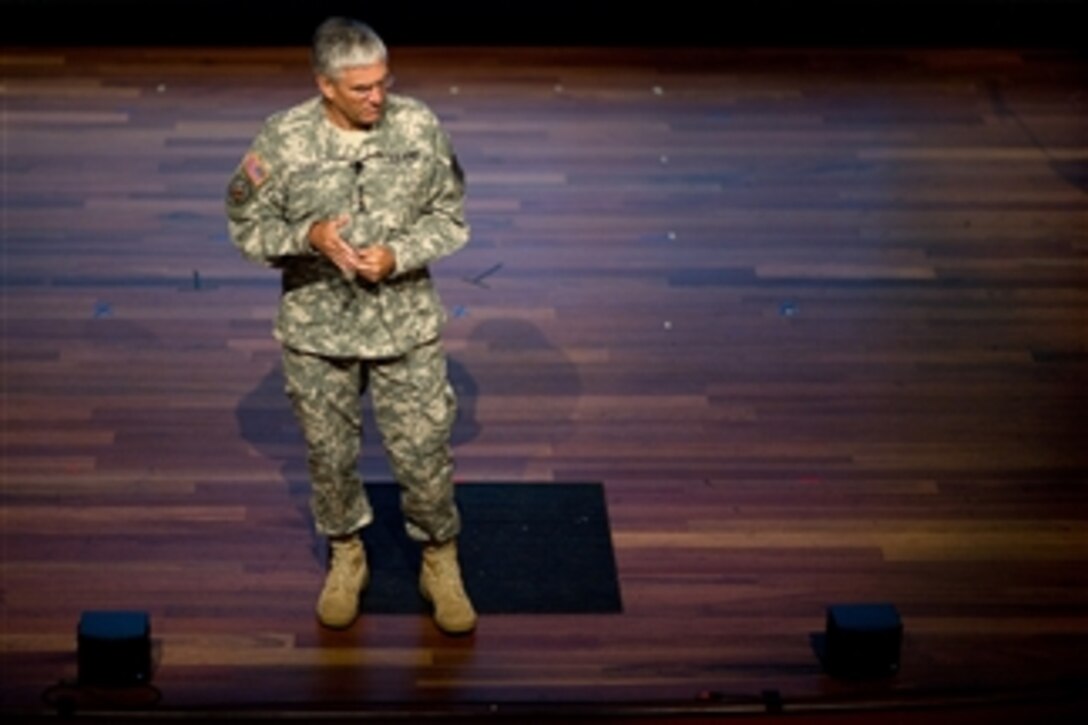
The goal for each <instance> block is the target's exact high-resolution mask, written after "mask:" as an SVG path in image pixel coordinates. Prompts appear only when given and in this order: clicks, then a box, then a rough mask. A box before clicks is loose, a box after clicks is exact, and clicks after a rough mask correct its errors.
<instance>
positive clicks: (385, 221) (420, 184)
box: [363, 150, 434, 229]
mask: <svg viewBox="0 0 1088 725" xmlns="http://www.w3.org/2000/svg"><path fill="white" fill-rule="evenodd" d="M433 172H434V158H433V156H431V155H429V154H427V153H425V152H423V151H417V150H409V151H404V152H393V153H386V154H383V155H382V156H381V158H378V159H375V160H374V162H373V163H370V164H367V170H366V175H365V176H366V178H365V180H364V190H363V194H364V196H365V199H366V205H367V210H368V212H369V213H370V214H372V215H374V217H375V218H376V220H377V221H378V222H379V223H380V224H382V226H384V227H386V228H388V229H399V228H403V227H406V226H408V225H410V224H412V223H413V222H414V221H415V220H416V218H418V217H419V215H420V213H421V212H422V210H423V208H424V207H425V206H426V204H427V202H428V197H429V193H430V186H431V176H432V174H433Z"/></svg>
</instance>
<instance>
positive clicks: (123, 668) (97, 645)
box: [78, 611, 151, 687]
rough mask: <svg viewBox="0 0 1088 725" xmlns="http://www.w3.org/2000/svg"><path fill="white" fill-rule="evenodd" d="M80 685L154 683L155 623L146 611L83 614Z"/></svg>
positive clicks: (80, 643)
mask: <svg viewBox="0 0 1088 725" xmlns="http://www.w3.org/2000/svg"><path fill="white" fill-rule="evenodd" d="M78 639H79V651H78V665H79V683H80V684H81V685H98V686H104V687H131V686H135V685H145V684H147V683H148V682H150V681H151V621H150V618H149V617H148V615H147V613H146V612H125V611H99V612H83V614H82V615H81V616H80V618H79V633H78Z"/></svg>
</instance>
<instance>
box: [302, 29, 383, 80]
mask: <svg viewBox="0 0 1088 725" xmlns="http://www.w3.org/2000/svg"><path fill="white" fill-rule="evenodd" d="M311 53H312V55H311V62H312V63H313V66H314V72H315V73H318V74H319V75H323V76H325V77H327V78H333V77H335V76H336V74H338V73H339V72H340V71H342V70H344V69H345V68H353V67H355V66H360V65H374V64H375V63H384V62H385V61H386V60H387V59H388V57H389V53H388V51H386V49H385V43H383V42H382V39H381V38H379V37H378V34H377V33H375V32H374V30H373V29H372V28H371V27H370V26H369V25H367V24H365V23H361V22H359V21H358V20H352V19H350V18H329V19H328V20H326V21H325V22H323V23H321V25H319V26H318V27H317V30H316V31H314V42H313V48H312V51H311Z"/></svg>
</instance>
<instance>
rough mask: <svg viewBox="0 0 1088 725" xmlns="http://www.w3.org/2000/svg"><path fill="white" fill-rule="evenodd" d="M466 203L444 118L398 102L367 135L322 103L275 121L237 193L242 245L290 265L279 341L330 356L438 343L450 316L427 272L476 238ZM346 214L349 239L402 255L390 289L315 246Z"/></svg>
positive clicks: (231, 191) (234, 231) (255, 255)
mask: <svg viewBox="0 0 1088 725" xmlns="http://www.w3.org/2000/svg"><path fill="white" fill-rule="evenodd" d="M463 207H464V179H463V175H462V174H461V170H460V167H459V165H458V163H457V159H456V157H455V156H454V154H453V151H452V149H451V148H450V144H449V140H448V138H447V136H446V134H445V133H444V131H443V130H442V129H441V127H440V125H439V123H438V120H437V119H436V117H435V116H434V114H433V113H431V111H429V110H428V109H427V108H426V106H424V105H423V104H422V103H419V102H418V101H414V100H411V99H408V98H405V97H403V96H394V95H390V96H389V97H388V99H387V100H386V107H385V113H384V116H383V118H382V120H381V121H380V122H379V123H378V124H377V125H375V127H374V128H373V129H370V130H366V131H354V132H347V131H343V130H341V129H338V128H337V127H335V126H333V125H332V123H330V122H329V121H328V120H327V119H326V117H325V112H324V108H323V106H322V103H321V99H320V98H314V99H311V100H310V101H307V102H305V103H302V104H300V105H298V106H295V107H294V108H291V109H288V110H287V111H284V112H282V113H278V114H276V115H274V116H272V117H271V118H269V119H268V120H267V121H266V123H265V124H264V127H263V128H262V129H261V131H260V133H259V134H258V135H257V137H256V139H255V140H254V141H253V144H252V145H251V147H250V149H249V152H248V153H247V154H246V156H245V157H244V158H243V159H242V162H241V164H240V165H239V166H238V168H237V170H236V171H235V173H234V175H233V177H232V178H231V181H230V184H229V186H228V188H227V219H228V226H229V230H230V235H231V238H232V240H233V241H234V244H235V245H236V246H237V247H238V248H239V250H241V252H242V254H243V255H244V256H245V257H246V258H248V259H251V260H253V261H256V262H259V263H262V264H266V265H269V266H272V267H276V268H279V269H281V270H282V274H283V296H282V298H281V302H280V310H279V314H278V316H277V319H276V325H275V336H276V338H277V339H279V340H280V341H281V342H282V343H283V344H285V345H289V346H291V347H292V348H295V349H296V350H300V351H303V352H312V353H317V354H321V355H327V356H330V357H366V358H382V357H393V356H397V355H400V354H402V353H404V352H406V351H407V350H409V349H411V348H412V347H414V346H416V345H418V344H420V343H422V342H426V341H428V340H432V339H434V338H435V337H437V336H438V334H439V329H440V327H441V325H442V323H443V322H444V321H445V312H444V310H443V308H442V305H441V303H440V301H439V299H438V295H437V292H436V291H435V289H434V286H433V284H432V281H431V276H430V272H429V270H428V268H427V265H428V264H429V263H431V262H432V261H434V260H436V259H438V258H440V257H443V256H445V255H447V254H450V253H452V252H454V251H456V250H457V249H459V248H460V247H462V246H463V245H464V244H465V243H466V242H467V241H468V226H467V224H466V223H465V219H464V208H463ZM343 213H347V214H349V215H350V219H351V221H350V223H349V225H348V226H347V227H346V228H344V229H342V230H341V235H342V236H343V237H344V239H346V240H347V241H348V242H350V243H351V244H352V245H353V246H356V247H358V248H361V247H363V246H366V245H373V244H385V245H387V246H389V247H390V248H391V249H392V250H393V252H394V254H395V255H396V267H395V269H394V271H393V273H392V274H391V275H390V276H389V277H388V278H386V279H385V280H383V281H382V282H380V283H378V284H371V283H369V282H366V281H365V280H363V279H362V278H360V277H355V278H351V279H347V278H345V277H344V276H343V275H342V274H341V272H340V270H339V269H338V268H337V267H336V266H335V265H334V264H333V263H332V262H330V261H329V260H328V259H326V258H325V257H324V256H323V255H321V254H320V253H318V252H317V251H315V250H314V249H313V248H311V246H310V243H309V241H308V240H307V234H308V232H309V229H310V226H311V225H312V224H313V223H314V222H317V221H321V220H324V219H331V218H334V217H337V216H339V215H341V214H343Z"/></svg>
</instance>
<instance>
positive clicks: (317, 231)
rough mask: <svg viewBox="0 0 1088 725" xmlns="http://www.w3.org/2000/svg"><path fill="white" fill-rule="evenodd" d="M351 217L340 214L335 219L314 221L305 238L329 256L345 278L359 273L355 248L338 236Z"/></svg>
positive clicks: (350, 277)
mask: <svg viewBox="0 0 1088 725" xmlns="http://www.w3.org/2000/svg"><path fill="white" fill-rule="evenodd" d="M350 221H351V217H350V216H348V215H347V214H341V215H340V216H338V217H336V218H335V219H326V220H325V221H320V222H314V224H313V226H311V227H310V233H309V234H307V235H306V238H307V239H308V240H309V242H310V246H311V247H313V248H314V249H316V250H317V251H318V252H320V253H321V254H323V255H325V256H326V257H328V258H329V260H330V261H331V262H332V263H333V264H335V265H336V266H337V267H338V268H339V269H340V271H341V272H342V273H343V274H344V277H345V278H347V279H352V278H353V277H355V275H356V274H358V273H359V256H358V254H357V253H356V251H355V249H354V248H353V247H352V246H351V245H350V244H348V243H347V241H346V240H345V239H344V238H343V237H342V236H340V230H341V229H343V228H344V227H346V226H347V225H348V222H350Z"/></svg>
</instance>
